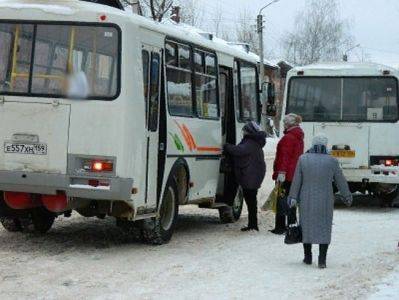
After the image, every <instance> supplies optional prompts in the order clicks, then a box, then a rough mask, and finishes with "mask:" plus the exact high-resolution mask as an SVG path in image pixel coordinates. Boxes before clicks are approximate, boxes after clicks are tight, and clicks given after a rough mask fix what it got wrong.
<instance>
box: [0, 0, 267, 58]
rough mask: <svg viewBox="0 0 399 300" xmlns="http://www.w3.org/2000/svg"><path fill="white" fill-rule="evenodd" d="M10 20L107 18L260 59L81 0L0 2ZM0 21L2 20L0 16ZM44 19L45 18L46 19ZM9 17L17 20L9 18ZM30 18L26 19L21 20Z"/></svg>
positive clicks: (195, 33)
mask: <svg viewBox="0 0 399 300" xmlns="http://www.w3.org/2000/svg"><path fill="white" fill-rule="evenodd" d="M5 9H6V10H8V9H10V10H13V11H15V14H12V15H10V14H8V13H6V12H5V11H4V10H5ZM24 10H26V11H29V12H35V14H21V12H23V11H24ZM1 11H3V12H5V15H6V16H7V19H8V18H11V19H24V20H35V18H36V19H38V18H37V16H38V13H39V14H40V16H41V18H40V19H39V20H43V19H44V20H47V19H48V20H54V19H56V20H58V21H60V20H65V21H70V20H73V17H74V16H75V15H76V17H77V18H78V19H79V21H80V22H84V21H85V20H83V19H82V15H85V16H87V19H88V20H91V21H92V20H93V19H95V20H98V16H99V14H106V15H107V16H108V17H109V20H116V21H115V23H118V24H128V23H133V24H135V25H137V26H139V27H141V28H145V29H149V30H151V31H154V32H158V33H159V34H163V35H165V36H169V37H172V38H175V39H179V40H181V41H186V42H188V43H193V44H196V45H198V46H200V47H204V48H208V49H210V50H214V51H216V52H219V53H224V54H227V55H230V56H233V57H236V58H239V59H243V60H246V61H249V62H252V63H257V62H258V61H259V56H258V55H256V54H254V53H251V52H249V53H248V52H246V51H245V50H244V49H241V47H237V46H233V45H230V44H229V43H228V42H227V41H224V40H222V39H220V38H217V37H213V38H212V39H210V38H207V37H205V36H204V35H203V34H201V33H204V32H202V31H201V30H199V29H197V28H194V27H191V26H189V25H186V24H176V23H174V22H173V21H170V20H167V21H165V22H163V23H159V22H155V21H153V20H151V19H148V18H145V17H142V16H139V15H136V14H133V13H132V12H130V11H124V10H120V9H117V8H113V7H110V6H105V5H102V4H98V3H93V2H86V1H80V0H0V12H1ZM1 15H2V14H1V13H0V19H2V18H3V19H4V17H2V16H1ZM46 15H47V16H48V17H46ZM11 16H16V17H14V18H12V17H11ZM24 16H29V17H27V18H26V17H24Z"/></svg>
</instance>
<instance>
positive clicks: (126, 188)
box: [0, 171, 133, 201]
mask: <svg viewBox="0 0 399 300" xmlns="http://www.w3.org/2000/svg"><path fill="white" fill-rule="evenodd" d="M89 180H90V181H93V180H94V181H95V182H106V185H98V186H93V185H89ZM132 187H133V179H129V178H119V177H112V178H108V177H107V178H105V177H96V178H92V177H90V178H89V177H84V176H82V177H76V176H69V175H61V174H46V173H29V172H22V171H0V191H6V192H23V193H32V194H43V195H56V194H57V193H60V192H61V193H62V192H63V193H65V194H66V195H67V196H68V197H76V198H86V199H92V200H119V201H131V194H132Z"/></svg>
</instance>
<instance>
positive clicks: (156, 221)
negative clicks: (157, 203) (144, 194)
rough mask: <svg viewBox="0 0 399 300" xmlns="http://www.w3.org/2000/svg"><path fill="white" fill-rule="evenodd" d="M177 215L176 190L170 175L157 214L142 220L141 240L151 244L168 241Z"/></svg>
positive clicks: (177, 201) (177, 200)
mask: <svg viewBox="0 0 399 300" xmlns="http://www.w3.org/2000/svg"><path fill="white" fill-rule="evenodd" d="M178 215H179V199H178V191H177V187H176V182H175V180H174V178H173V176H171V177H170V179H169V180H168V182H167V184H166V188H165V192H164V195H163V199H162V203H161V207H160V209H159V214H158V216H157V217H155V218H151V219H147V220H143V224H142V234H143V240H144V241H145V242H147V243H149V244H153V245H162V244H165V243H168V242H169V241H170V239H171V238H172V235H173V232H174V229H175V226H176V223H177V217H178Z"/></svg>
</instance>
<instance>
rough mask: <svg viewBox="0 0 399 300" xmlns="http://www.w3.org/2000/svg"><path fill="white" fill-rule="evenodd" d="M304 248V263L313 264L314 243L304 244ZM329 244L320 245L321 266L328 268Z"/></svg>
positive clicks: (321, 267)
mask: <svg viewBox="0 0 399 300" xmlns="http://www.w3.org/2000/svg"><path fill="white" fill-rule="evenodd" d="M303 250H304V254H305V258H304V259H303V263H304V264H306V265H311V264H312V244H303ZM327 250H328V245H327V244H321V245H319V268H320V269H325V268H327V263H326V261H327Z"/></svg>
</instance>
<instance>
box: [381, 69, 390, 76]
mask: <svg viewBox="0 0 399 300" xmlns="http://www.w3.org/2000/svg"><path fill="white" fill-rule="evenodd" d="M382 74H383V75H391V71H389V70H384V71H382Z"/></svg>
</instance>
